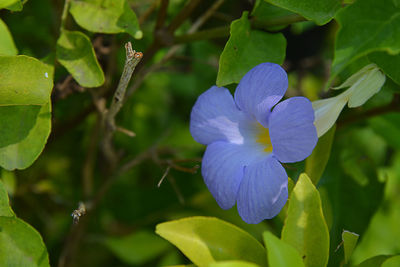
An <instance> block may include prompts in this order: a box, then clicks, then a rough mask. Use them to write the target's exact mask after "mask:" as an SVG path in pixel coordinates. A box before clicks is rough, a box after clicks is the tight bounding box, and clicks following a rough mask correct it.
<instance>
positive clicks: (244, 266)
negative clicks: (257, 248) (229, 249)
mask: <svg viewBox="0 0 400 267" xmlns="http://www.w3.org/2000/svg"><path fill="white" fill-rule="evenodd" d="M258 266H259V265H257V264H254V263H251V262H246V261H219V262H214V263H211V264H210V265H208V267H258Z"/></svg>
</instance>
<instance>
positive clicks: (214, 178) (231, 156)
mask: <svg viewBox="0 0 400 267" xmlns="http://www.w3.org/2000/svg"><path fill="white" fill-rule="evenodd" d="M261 151H262V148H261ZM261 151H257V150H254V149H251V148H250V147H246V146H243V145H236V144H231V143H227V142H214V143H212V144H210V145H208V146H207V149H206V152H205V153H204V156H203V161H202V165H201V173H202V175H203V178H204V182H205V183H206V185H207V187H208V189H209V190H210V192H211V194H212V195H213V197H214V198H215V200H216V201H217V203H218V205H219V206H220V207H221V208H223V209H230V208H231V207H232V206H233V205H235V202H236V195H237V191H238V189H239V185H240V182H241V181H242V177H243V169H244V166H246V165H248V164H249V163H250V162H252V161H257V160H260V159H262V158H263V157H265V154H263V153H262V152H261Z"/></svg>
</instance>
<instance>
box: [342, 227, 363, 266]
mask: <svg viewBox="0 0 400 267" xmlns="http://www.w3.org/2000/svg"><path fill="white" fill-rule="evenodd" d="M358 237H359V235H358V234H356V233H352V232H349V231H346V230H343V232H342V240H343V248H344V262H345V263H348V262H349V260H350V257H351V255H352V254H353V250H354V248H355V247H356V245H357V241H358Z"/></svg>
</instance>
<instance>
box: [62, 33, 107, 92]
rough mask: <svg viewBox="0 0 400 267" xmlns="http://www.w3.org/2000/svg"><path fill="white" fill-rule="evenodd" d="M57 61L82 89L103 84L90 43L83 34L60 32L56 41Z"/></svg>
mask: <svg viewBox="0 0 400 267" xmlns="http://www.w3.org/2000/svg"><path fill="white" fill-rule="evenodd" d="M56 56H57V60H58V61H59V62H60V63H61V65H63V66H64V67H65V68H66V69H67V70H68V72H69V73H71V75H72V77H74V79H75V80H76V81H77V82H78V83H79V84H80V85H82V86H84V87H98V86H100V85H102V84H103V83H104V73H103V70H102V69H101V67H100V64H99V62H97V58H96V55H95V52H94V49H93V46H92V43H91V42H90V39H89V38H88V37H87V36H86V35H85V34H83V33H81V32H78V31H74V32H70V31H65V30H64V31H62V33H61V36H60V38H59V39H58V41H57V53H56Z"/></svg>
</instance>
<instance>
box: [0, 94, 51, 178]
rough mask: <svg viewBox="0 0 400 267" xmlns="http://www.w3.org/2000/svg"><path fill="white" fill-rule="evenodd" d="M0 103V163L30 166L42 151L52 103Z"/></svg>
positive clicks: (8, 165)
mask: <svg viewBox="0 0 400 267" xmlns="http://www.w3.org/2000/svg"><path fill="white" fill-rule="evenodd" d="M47 101H48V102H47V104H45V105H43V106H0V166H1V167H3V168H5V169H6V170H13V169H24V168H27V167H29V166H30V165H31V164H32V163H33V162H34V161H35V160H36V158H37V157H38V156H39V155H40V153H41V152H42V150H43V148H44V146H45V144H46V142H47V138H48V137H49V134H50V128H51V104H50V102H49V100H47Z"/></svg>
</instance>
